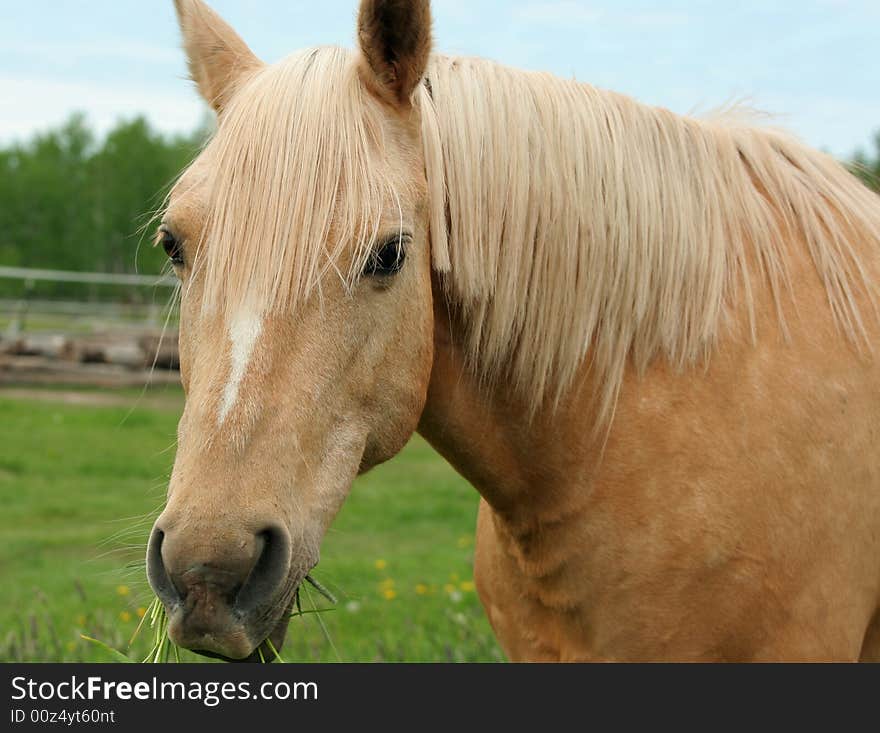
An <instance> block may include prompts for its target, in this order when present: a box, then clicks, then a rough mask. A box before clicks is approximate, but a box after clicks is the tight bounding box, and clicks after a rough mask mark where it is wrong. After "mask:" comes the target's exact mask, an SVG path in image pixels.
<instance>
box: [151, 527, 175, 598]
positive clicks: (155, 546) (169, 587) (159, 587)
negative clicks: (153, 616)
mask: <svg viewBox="0 0 880 733" xmlns="http://www.w3.org/2000/svg"><path fill="white" fill-rule="evenodd" d="M164 540H165V533H164V532H163V531H162V530H161V529H159V528H158V527H154V528H153V532H152V533H151V534H150V541H149V543H148V544H147V579H148V580H149V581H150V585H151V586H152V588H153V591H154V592H155V593H156V595H157V596H158V597H159V600H160V601H162V603H164V604H165V606H166V607H171V606H176V605H177V604H179V603H180V601H181V598H180V594H179V593H178V592H177V588H175V587H174V583H173V582H171V578H170V577H169V576H168V571H167V570H166V569H165V562H164V560H163V559H162V543H163V542H164Z"/></svg>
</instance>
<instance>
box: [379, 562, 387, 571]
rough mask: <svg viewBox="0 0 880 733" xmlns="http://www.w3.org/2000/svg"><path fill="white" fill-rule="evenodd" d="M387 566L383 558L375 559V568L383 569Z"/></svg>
mask: <svg viewBox="0 0 880 733" xmlns="http://www.w3.org/2000/svg"><path fill="white" fill-rule="evenodd" d="M387 567H388V563H387V562H385V560H376V570H384V569H385V568H387Z"/></svg>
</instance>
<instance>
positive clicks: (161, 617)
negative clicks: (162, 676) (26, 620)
mask: <svg viewBox="0 0 880 733" xmlns="http://www.w3.org/2000/svg"><path fill="white" fill-rule="evenodd" d="M305 580H306V582H307V583H308V584H309V585H311V586H312V587H313V588H314V589H315V590H316V591H317V592H318V593H319V594H320V595H321V596H322V597H323V598H324V599H326V600H327V601H329V602H330V603H331V604H332V606H331V607H330V608H317V607H314V602H312V605H313V608H312V609H311V610H308V609H305V610H304V609H303V608H302V605H301V604H300V590H301V589H302V588H303V587H304V586H300V587H299V588H297V590H296V596H295V606H296V608H295V610H294V611H293V612H292V613H291V614H290V616H289V620H293V619H295V618H297V617H303V616H307V615H310V614H314V615H316V617H317V619H318V622H319V623H320V624H321V629H322V630H324V633H325V636H326V628H325V626H324V623H323V621H322V620H321V614H322V613H328V612H329V611H333V610H335V606H336V604H337V602H338V601H337V599H336V597H335V596H334V595H333V594H332V593H331V592H330V591H329V590H327V588H325V587H324V586H323V585H321V583H319V582H318V581H317V580H315V579H314V578H313V577H312V576H311V575H307V576H306V577H305ZM306 592H308V590H307V589H306ZM145 627H147V628H148V629H149V633H150V634H151V636H152V639H153V645H152V647H151V648H150V652H149V654H147V656H146V657H144V658H143V659H142V660H140V662H141V663H142V664H167V663H169V662H172V661H173V662H175V663H180V648H179V647H178V646H177V645H176V644H175V643H174V642H172V641H171V639H169V638H168V616H167V614H166V613H165V607H164V606H163V605H162V602H161V601H160V600H159V599H158V598H154V599H153V602H152V603H151V604H150V605H149V607H148V608H147V611H146V613H145V614H144V615H143V617H142V618H141V621H140V623H139V624H138V625H137V628H136V629H135V630H134V633H133V634H132V636H131V639H129V641H128V649H127V650H126V652H128V653H126V652H123V651H120V650H119V649H116V648H114V647H112V646H110V645H109V644H107V643H105V642H103V641H101V640H100V639H95V638H93V637H91V636H86V635H85V634H81V637H82V639H83V640H84V641H87V642H89V643H91V644H95V645H97V646H99V647H100V648H101V649H103V650H104V651H106V652H107V653H108V654H109V655H110V656H112V657H113V659H114V660H115V661H117V662H125V663H131V662H134V661H136V660H134V659H132V658H131V657H130V656H129V653H130V652H131V647H132V645H133V644H134V642H135V640H136V639H138V638H139V637H140V635H141V634H142V633H144V631H145ZM327 640H328V642H329V643H330V644H331V645H332V643H333V642H332V641H331V640H330V638H329V637H327ZM264 644H265V646H267V647H268V649H269V651H270V652H271V653H272V656H271V657H270V658H269V659H268V660H267V659H266V656H265V654H264V653H263V644H261V645H260V646H259V647H258V648H257V651H258V653H259V655H260V662H262V663H263V664H266V663H267V662H272V661H277V662H280V663H282V664H284V659H282V657H281V654H279V653H278V650H277V649H276V648H275V644H273V643H272V640H271V639H266V641H265V642H264ZM172 657H173V659H172Z"/></svg>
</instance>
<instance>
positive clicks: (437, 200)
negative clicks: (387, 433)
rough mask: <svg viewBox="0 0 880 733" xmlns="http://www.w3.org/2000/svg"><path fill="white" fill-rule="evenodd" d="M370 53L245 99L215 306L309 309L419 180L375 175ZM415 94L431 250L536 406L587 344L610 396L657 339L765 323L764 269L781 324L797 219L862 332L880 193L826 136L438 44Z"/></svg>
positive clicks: (300, 64) (306, 63) (467, 317)
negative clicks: (807, 136)
mask: <svg viewBox="0 0 880 733" xmlns="http://www.w3.org/2000/svg"><path fill="white" fill-rule="evenodd" d="M356 59H357V57H356V56H355V55H354V54H350V53H348V52H345V51H342V50H340V49H333V48H322V49H315V50H309V51H305V52H302V53H300V54H297V55H295V56H293V57H291V58H289V59H288V60H286V61H284V62H282V64H281V65H280V66H276V67H271V68H270V69H268V70H264V71H261V72H259V74H258V75H257V77H256V78H255V79H253V80H251V81H250V82H249V83H248V84H247V85H246V86H245V87H244V88H243V89H242V91H241V92H239V93H238V94H237V95H236V96H235V98H234V99H233V100H232V102H231V104H230V108H229V110H228V111H227V112H226V113H225V114H224V116H223V119H222V121H221V127H220V132H219V134H218V136H217V138H216V139H215V141H214V142H213V143H211V145H210V146H209V149H208V154H210V155H213V156H216V158H215V165H214V171H216V173H215V174H214V178H213V181H212V187H211V190H212V195H211V206H210V217H209V226H208V230H207V236H208V237H209V239H210V242H211V246H210V247H208V248H207V255H206V257H204V258H203V259H204V262H203V263H202V266H204V267H205V268H206V272H205V277H206V283H205V292H206V303H207V304H208V306H211V307H213V306H219V307H220V308H222V309H224V310H226V311H227V313H228V312H230V311H232V310H234V309H235V308H238V307H241V306H242V305H244V304H246V301H247V302H250V304H251V307H258V308H261V309H278V308H285V309H290V308H296V306H297V304H298V303H300V302H301V301H302V300H303V299H305V298H308V297H310V295H311V294H312V293H313V292H315V291H316V290H320V283H321V281H322V279H323V277H324V276H325V275H326V274H327V273H329V272H335V273H336V274H337V275H338V276H339V277H341V278H342V279H343V280H344V282H346V284H347V285H349V286H351V285H353V283H354V281H355V280H356V279H357V276H358V273H359V272H360V269H361V266H362V264H363V262H364V261H365V259H366V257H367V256H368V255H369V252H370V249H371V247H372V246H373V242H374V240H375V237H376V234H377V226H378V221H379V218H380V216H381V213H382V211H383V209H387V207H389V206H394V205H395V202H396V201H398V200H401V199H402V197H403V196H404V195H405V192H400V191H395V190H394V187H393V185H392V184H391V183H390V182H389V181H387V180H385V179H383V178H382V170H383V166H382V165H381V163H380V161H381V157H382V155H383V151H384V146H385V141H384V140H383V137H382V125H381V114H382V112H381V110H380V109H379V106H378V104H377V103H376V101H375V100H373V99H372V98H371V97H370V95H369V93H368V92H367V91H366V90H365V89H364V88H363V85H362V84H361V83H359V81H358V79H357V72H356V63H357V61H356ZM414 102H415V104H416V106H417V107H418V108H419V111H420V113H421V119H422V138H423V145H424V155H425V165H426V173H427V178H428V187H429V195H430V203H431V214H430V217H431V235H432V247H433V257H434V267H435V269H436V270H437V271H439V272H441V273H443V279H444V282H445V284H446V288H447V294H448V297H449V299H450V301H451V303H452V304H453V306H454V307H456V308H457V309H458V310H459V312H460V313H461V314H462V317H463V318H462V320H463V322H464V323H465V324H466V329H467V333H466V340H467V347H468V352H469V357H470V361H471V364H472V366H473V368H474V369H475V370H476V372H477V373H478V374H480V375H481V376H482V377H483V378H484V379H486V380H492V379H495V378H498V377H499V376H501V375H505V376H507V377H509V378H510V379H512V381H513V383H514V384H515V386H516V388H517V389H518V390H519V392H520V393H521V394H523V395H525V396H526V398H527V399H528V400H529V401H530V402H531V404H532V405H533V407H534V409H537V407H538V406H539V405H541V404H543V403H545V402H546V400H547V399H550V400H553V401H558V400H559V399H560V398H561V397H562V396H563V395H564V394H565V392H566V390H567V389H568V388H569V387H570V386H571V384H572V381H573V380H574V378H575V375H576V374H577V373H578V371H579V370H580V369H581V367H582V365H583V363H584V361H585V360H586V359H589V362H590V365H591V368H592V369H593V370H594V373H595V374H596V375H597V376H598V380H599V384H601V385H602V389H601V394H599V395H598V400H599V405H600V410H601V415H603V416H605V417H607V416H609V415H610V412H611V411H612V409H613V405H614V402H615V399H616V396H617V394H618V392H619V388H620V385H621V382H622V380H623V374H624V370H625V368H626V365H627V362H628V360H629V359H632V363H633V364H634V365H635V367H636V368H637V369H638V370H639V371H640V372H643V371H644V370H645V369H646V367H647V365H648V364H649V363H650V362H651V361H652V360H653V359H655V358H657V357H663V358H665V359H667V360H668V361H669V362H670V363H671V364H672V365H674V366H675V367H677V368H683V367H685V366H687V365H690V364H693V363H695V362H697V361H698V360H700V359H701V358H703V357H705V356H706V355H707V354H709V353H710V352H711V350H712V349H713V348H714V346H715V345H716V343H717V341H718V339H719V337H720V336H721V335H722V327H723V324H724V323H725V316H726V314H727V313H728V312H730V311H731V310H732V309H733V308H741V309H744V311H745V312H746V313H747V317H748V319H749V323H750V324H751V329H752V334H753V338H756V337H757V334H756V318H755V300H756V292H757V291H758V289H760V288H770V290H771V292H772V296H773V298H774V299H775V301H776V303H777V308H778V310H779V317H780V322H781V323H782V327H783V328H784V322H783V321H782V306H781V303H782V301H783V299H784V298H785V297H787V296H788V295H792V291H791V284H790V282H789V272H788V269H789V268H788V260H789V258H790V253H789V251H788V248H789V246H790V245H786V242H787V241H789V240H791V239H800V240H803V241H805V242H806V245H807V246H808V248H809V251H810V253H811V255H812V257H813V260H814V262H815V265H816V268H817V271H818V273H819V276H820V277H821V279H822V281H823V282H824V285H825V287H826V289H827V295H828V301H829V305H830V308H831V310H832V312H833V315H834V318H835V320H836V322H837V323H838V324H839V326H840V328H841V329H842V331H843V332H844V333H845V334H846V335H847V336H848V337H849V338H851V339H852V340H854V341H859V342H861V343H865V342H866V330H865V327H864V324H863V321H862V314H860V312H859V309H858V307H857V305H856V300H857V295H858V293H859V292H860V291H865V292H868V293H869V294H870V298H871V299H876V296H877V289H876V285H875V284H874V283H872V282H870V281H869V279H868V277H867V276H866V274H865V272H864V271H863V269H862V266H861V264H860V261H859V257H858V256H857V255H856V253H855V252H854V251H853V249H852V247H851V245H850V242H851V241H854V240H855V238H856V237H862V238H870V240H872V241H878V242H880V202H878V199H877V197H876V196H875V195H874V194H872V193H871V192H869V191H868V190H867V189H866V188H865V187H863V186H862V185H861V184H860V183H859V182H858V181H857V180H856V179H855V178H854V177H852V176H851V175H850V174H849V173H848V172H847V171H846V170H845V169H844V168H843V167H842V166H840V165H839V164H838V163H837V162H835V161H834V160H833V159H832V158H830V157H829V156H827V155H824V154H822V153H818V152H815V151H813V150H810V149H808V148H806V147H805V146H803V145H801V144H800V143H798V142H797V141H794V140H792V139H790V138H788V137H786V136H785V135H783V134H781V133H777V132H772V131H766V130H757V129H751V128H748V127H745V126H741V125H736V124H734V123H732V122H730V123H725V122H724V121H718V120H716V121H698V120H694V119H688V118H683V117H679V116H677V115H674V114H672V113H671V112H668V111H665V110H659V109H653V108H649V107H647V106H644V105H641V104H639V103H637V102H635V101H633V100H631V99H628V98H626V97H623V96H620V95H617V94H613V93H610V92H606V91H601V90H598V89H595V88H593V87H590V86H588V85H585V84H581V83H577V82H574V81H567V80H562V79H558V78H556V77H553V76H551V75H549V74H538V73H529V72H522V71H516V70H513V69H509V68H506V67H503V66H500V65H498V64H495V63H491V62H488V61H483V60H476V59H461V58H445V57H435V58H434V59H433V60H432V62H431V65H430V69H429V72H428V81H427V84H426V85H425V86H423V87H420V89H419V90H418V92H417V93H416V95H415V99H414ZM794 295H795V296H796V294H794ZM254 303H256V306H254Z"/></svg>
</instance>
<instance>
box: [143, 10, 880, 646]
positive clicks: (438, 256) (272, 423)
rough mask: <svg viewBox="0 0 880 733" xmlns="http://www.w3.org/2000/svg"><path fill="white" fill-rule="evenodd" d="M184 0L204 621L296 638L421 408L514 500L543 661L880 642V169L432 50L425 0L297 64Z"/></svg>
mask: <svg viewBox="0 0 880 733" xmlns="http://www.w3.org/2000/svg"><path fill="white" fill-rule="evenodd" d="M176 6H177V11H178V14H179V18H180V22H181V26H182V29H183V36H184V39H185V46H186V51H187V53H188V55H189V63H190V68H191V71H192V76H193V78H194V80H195V82H196V83H197V85H198V87H199V89H200V90H201V93H202V94H203V96H204V97H205V98H206V99H207V100H208V101H209V102H210V103H211V105H213V107H214V109H215V110H216V112H217V114H218V120H219V122H218V129H217V133H216V135H215V136H214V138H213V140H212V141H211V142H210V143H209V144H208V145H207V147H206V148H205V149H204V151H203V153H202V154H201V155H200V157H199V158H198V159H197V160H196V161H195V162H194V163H193V165H192V166H191V167H190V168H189V169H188V170H187V171H186V172H185V173H184V175H183V176H182V177H181V179H180V180H179V182H178V183H177V184H176V187H175V188H174V190H173V192H172V193H171V195H170V197H169V201H168V206H167V211H166V213H165V216H164V220H163V224H162V227H161V230H160V239H161V242H162V244H164V246H165V248H166V250H167V252H168V254H169V256H170V257H171V260H172V261H173V263H174V266H175V269H176V272H177V274H178V276H179V278H180V280H181V282H182V302H181V332H180V348H181V364H182V376H183V383H184V386H185V388H186V392H187V400H186V408H185V410H184V413H183V417H182V419H181V422H180V430H179V446H178V452H177V458H176V463H175V466H174V471H173V474H172V477H171V483H170V488H169V493H168V503H167V507H166V509H165V511H164V512H163V514H162V515H161V516H160V517H159V519H158V520H157V522H156V525H155V528H154V531H153V534H152V537H151V540H150V544H149V550H148V569H149V570H148V571H149V576H150V580H151V582H152V584H153V587H154V588H155V590H156V592H157V594H158V595H159V597H160V598H161V600H162V601H163V602H164V604H165V606H166V609H167V612H168V615H169V618H170V635H171V638H172V640H173V641H175V642H176V643H178V644H180V645H182V646H184V647H188V648H190V649H194V650H197V651H201V652H204V653H209V654H213V655H218V656H221V657H225V658H229V659H245V658H249V657H253V655H254V654H255V650H258V649H259V648H260V645H261V644H262V643H263V642H264V641H265V640H267V639H270V640H272V641H273V642H274V643H275V644H276V645H280V643H281V641H282V638H283V635H284V629H285V627H286V617H287V614H288V611H289V609H290V607H291V604H292V601H293V598H294V594H295V592H296V589H297V587H298V585H299V583H300V582H301V581H302V580H303V578H304V577H305V576H306V574H307V573H308V572H309V571H310V570H311V568H312V567H313V566H314V565H315V564H316V563H317V561H318V550H319V546H320V543H321V540H322V537H323V535H324V533H325V532H326V530H327V528H328V526H329V524H330V523H331V521H332V520H333V518H334V516H335V515H336V513H337V511H338V510H339V508H340V506H341V505H342V503H343V501H344V500H345V497H346V494H347V492H348V490H349V487H350V486H351V483H352V481H353V480H354V479H355V477H356V476H357V475H358V474H359V473H362V472H364V471H367V470H369V469H370V468H372V467H373V466H375V465H377V464H379V463H381V462H383V461H386V460H388V459H390V458H391V457H392V456H394V455H395V454H396V453H397V452H398V451H400V450H401V448H402V447H403V446H404V445H405V444H406V442H407V441H408V440H409V438H410V437H411V435H412V433H413V432H414V431H415V430H418V431H419V432H420V433H421V434H422V435H424V436H425V437H426V438H427V439H428V440H429V441H430V442H431V443H432V445H434V446H435V447H436V449H437V450H438V451H439V452H440V453H441V454H442V455H443V456H445V457H446V458H447V459H448V460H449V461H450V463H451V464H452V465H453V466H454V467H455V468H456V469H457V470H458V471H459V472H461V474H462V475H463V476H465V477H466V478H467V479H468V480H469V481H470V482H471V483H472V484H473V485H474V486H475V487H476V488H477V489H478V491H479V492H480V494H481V495H482V502H481V504H480V510H479V518H478V522H477V549H476V567H475V577H476V581H477V586H478V590H479V594H480V598H481V599H482V602H483V605H484V606H485V609H486V612H487V614H488V617H489V619H490V621H491V624H492V626H493V627H494V629H495V631H496V633H497V635H498V638H499V639H500V642H501V644H502V645H503V647H504V649H505V650H506V652H507V654H508V655H509V657H510V658H511V659H513V660H654V659H673V660H753V659H764V660H774V659H801V660H812V659H838V660H858V659H860V658H861V659H875V660H876V659H880V611H878V608H880V363H878V360H876V359H875V358H874V357H873V356H872V347H873V346H875V345H876V343H877V340H878V337H880V319H878V309H877V304H878V286H877V283H878V282H880V201H878V199H877V197H875V195H874V194H872V193H870V192H869V191H868V190H867V189H866V188H864V187H863V186H862V185H861V184H860V183H858V182H857V181H856V180H855V179H854V178H852V177H851V176H850V175H849V174H848V173H847V172H846V171H845V170H844V169H843V168H842V167H841V166H839V165H838V164H837V163H835V162H834V161H833V160H831V159H830V158H829V157H828V156H826V155H824V154H821V153H818V152H815V151H812V150H809V149H807V148H806V147H804V146H803V145H801V144H800V143H798V142H797V141H794V140H792V139H790V138H788V137H786V136H785V135H783V134H782V133H779V132H775V131H768V130H758V129H752V128H750V127H748V126H747V125H745V124H744V123H742V122H741V121H738V120H734V119H729V118H723V117H722V118H719V119H713V120H695V119H689V118H683V117H679V116H676V115H674V114H672V113H670V112H667V111H665V110H662V109H653V108H649V107H646V106H643V105H640V104H638V103H636V102H634V101H632V100H630V99H628V98H625V97H622V96H619V95H616V94H612V93H608V92H605V91H601V90H598V89H595V88H593V87H590V86H587V85H584V84H579V83H576V82H574V81H564V80H561V79H557V78H554V77H552V76H550V75H547V74H535V73H525V72H520V71H515V70H511V69H508V68H505V67H503V66H499V65H497V64H494V63H490V62H487V61H482V60H475V59H464V58H446V57H442V56H432V54H431V16H430V7H429V3H428V1H427V0H363V2H362V4H361V8H360V15H359V21H358V41H359V50H358V51H357V52H349V51H345V50H341V49H338V48H316V49H311V50H307V51H304V52H300V53H297V54H294V55H293V56H291V57H289V58H287V59H286V60H284V61H282V62H280V63H278V64H276V65H273V66H267V65H264V64H263V63H262V62H260V61H259V60H258V59H257V58H256V57H255V56H254V55H253V54H252V53H251V51H250V50H249V49H248V47H247V46H246V45H245V44H244V42H243V41H242V40H241V39H240V38H239V37H238V36H237V35H236V34H235V33H234V31H233V30H232V29H231V28H229V27H228V26H227V25H226V24H225V23H224V22H223V21H222V20H221V19H220V18H219V17H217V15H215V14H214V13H213V12H212V11H211V10H209V9H208V8H207V7H206V6H205V5H204V4H203V3H202V2H201V0H176Z"/></svg>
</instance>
